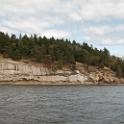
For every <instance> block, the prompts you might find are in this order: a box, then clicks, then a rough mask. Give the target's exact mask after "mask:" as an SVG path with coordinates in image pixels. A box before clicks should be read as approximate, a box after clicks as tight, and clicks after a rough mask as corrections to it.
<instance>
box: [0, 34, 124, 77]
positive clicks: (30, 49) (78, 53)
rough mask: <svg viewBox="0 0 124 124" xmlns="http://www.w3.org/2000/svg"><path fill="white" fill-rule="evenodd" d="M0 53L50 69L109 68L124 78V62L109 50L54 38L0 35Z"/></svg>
mask: <svg viewBox="0 0 124 124" xmlns="http://www.w3.org/2000/svg"><path fill="white" fill-rule="evenodd" d="M0 53H1V54H2V55H3V56H4V57H7V58H8V57H9V58H12V59H14V60H21V59H30V60H31V61H36V62H40V63H46V64H47V65H49V66H51V65H53V64H55V65H57V66H56V67H57V68H62V67H63V65H69V67H70V68H71V69H75V64H76V62H81V63H85V64H87V65H93V66H97V67H100V68H102V67H104V66H106V67H109V68H111V69H112V70H113V71H115V72H116V74H117V76H120V77H122V76H123V77H124V61H123V60H122V59H121V58H119V57H116V56H111V55H110V52H109V50H108V49H106V48H104V49H101V50H98V49H97V48H93V46H92V45H88V44H87V43H85V42H84V43H82V44H80V43H77V42H76V41H72V42H71V41H70V40H68V39H65V40H64V39H55V38H54V37H51V38H46V37H45V36H44V37H41V36H37V35H31V36H27V35H26V34H25V35H23V36H22V35H21V34H20V36H19V37H16V35H14V34H12V35H11V36H10V35H8V34H7V33H4V32H0Z"/></svg>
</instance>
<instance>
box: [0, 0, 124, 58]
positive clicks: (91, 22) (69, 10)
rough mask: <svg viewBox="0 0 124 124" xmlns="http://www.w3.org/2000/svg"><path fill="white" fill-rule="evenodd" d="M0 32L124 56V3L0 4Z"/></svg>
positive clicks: (33, 0)
mask: <svg viewBox="0 0 124 124" xmlns="http://www.w3.org/2000/svg"><path fill="white" fill-rule="evenodd" d="M0 30H1V31H4V32H8V33H10V34H11V33H15V34H17V35H18V34H19V33H22V34H24V33H27V34H34V33H36V34H38V35H42V36H43V35H45V36H47V37H51V36H54V37H56V38H68V39H70V40H76V41H78V42H80V43H82V42H83V41H86V42H88V43H89V44H93V45H94V46H95V47H98V48H103V47H106V48H108V49H109V50H110V51H111V54H115V55H119V56H124V0H0Z"/></svg>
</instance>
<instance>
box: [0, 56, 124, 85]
mask: <svg viewBox="0 0 124 124" xmlns="http://www.w3.org/2000/svg"><path fill="white" fill-rule="evenodd" d="M76 66H77V67H76V68H77V69H76V70H75V71H73V72H72V71H71V70H69V69H63V70H56V71H53V70H52V69H48V68H47V67H44V66H43V65H42V64H37V63H30V62H28V63H25V62H21V61H19V62H18V61H13V60H10V59H4V58H2V59H0V84H24V85H29V84H33V85H35V84H40V85H79V84H83V85H91V84H93V85H97V84H104V83H106V84H112V83H116V84H117V83H124V79H123V78H121V79H119V78H117V77H116V76H115V74H114V72H112V71H111V70H109V69H108V70H107V69H102V70H100V69H96V68H93V67H90V68H89V67H88V68H87V67H86V65H84V64H81V63H77V64H76Z"/></svg>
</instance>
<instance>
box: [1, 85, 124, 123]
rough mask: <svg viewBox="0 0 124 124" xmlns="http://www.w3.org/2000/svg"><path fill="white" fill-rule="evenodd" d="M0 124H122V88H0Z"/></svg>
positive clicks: (123, 106)
mask: <svg viewBox="0 0 124 124" xmlns="http://www.w3.org/2000/svg"><path fill="white" fill-rule="evenodd" d="M0 124H124V86H101V87H98V86H91V87H82V86H75V87H74V86H0Z"/></svg>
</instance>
